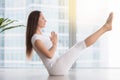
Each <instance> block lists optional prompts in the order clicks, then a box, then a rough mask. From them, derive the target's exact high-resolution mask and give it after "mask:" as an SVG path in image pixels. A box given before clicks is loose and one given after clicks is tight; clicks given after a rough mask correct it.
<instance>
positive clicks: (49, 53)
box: [35, 32, 57, 58]
mask: <svg viewBox="0 0 120 80" xmlns="http://www.w3.org/2000/svg"><path fill="white" fill-rule="evenodd" d="M51 41H52V43H53V46H52V47H51V48H50V49H49V50H48V49H47V48H46V47H45V45H44V44H43V43H42V42H41V41H40V40H36V41H35V47H36V48H37V50H39V51H40V52H42V53H43V54H44V55H45V56H47V57H48V58H52V57H53V55H54V53H55V51H56V48H57V35H56V33H55V32H51Z"/></svg>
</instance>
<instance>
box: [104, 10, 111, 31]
mask: <svg viewBox="0 0 120 80" xmlns="http://www.w3.org/2000/svg"><path fill="white" fill-rule="evenodd" d="M112 20H113V13H112V12H111V13H110V14H109V17H108V19H107V21H106V23H105V24H104V25H103V27H104V29H105V30H106V31H110V30H112Z"/></svg>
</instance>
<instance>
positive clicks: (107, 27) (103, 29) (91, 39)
mask: <svg viewBox="0 0 120 80" xmlns="http://www.w3.org/2000/svg"><path fill="white" fill-rule="evenodd" d="M112 19H113V13H110V14H109V17H108V19H107V21H106V23H105V24H104V25H103V26H102V27H101V28H100V29H99V30H98V31H96V32H95V33H93V34H92V35H91V36H89V37H88V38H86V39H85V43H86V46H87V47H89V46H91V45H92V44H93V43H95V42H96V40H97V39H98V38H99V37H100V36H101V35H103V34H104V33H105V32H107V31H110V30H112Z"/></svg>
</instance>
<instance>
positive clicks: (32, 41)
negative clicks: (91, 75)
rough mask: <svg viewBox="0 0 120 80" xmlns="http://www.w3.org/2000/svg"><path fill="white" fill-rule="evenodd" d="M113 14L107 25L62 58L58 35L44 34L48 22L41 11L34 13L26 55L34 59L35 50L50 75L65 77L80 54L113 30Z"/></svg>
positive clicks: (27, 32) (27, 35)
mask: <svg viewBox="0 0 120 80" xmlns="http://www.w3.org/2000/svg"><path fill="white" fill-rule="evenodd" d="M112 18H113V13H110V14H109V17H108V19H107V21H106V23H105V24H104V25H103V26H102V27H101V28H100V29H99V30H98V31H96V32H95V33H93V34H92V35H91V36H89V37H88V38H86V39H85V40H83V41H80V42H78V43H76V44H75V45H74V46H73V47H72V48H70V49H69V50H68V51H67V52H66V53H64V54H63V55H62V56H60V57H58V55H57V54H56V48H57V34H56V33H55V32H51V36H50V37H48V36H46V35H44V34H43V33H42V29H43V28H45V24H46V20H45V17H44V15H43V13H42V12H41V11H32V12H31V13H30V15H29V17H28V22H27V30H26V55H27V57H28V58H29V59H30V58H32V51H33V49H34V50H35V51H36V52H37V54H38V55H39V57H40V58H41V60H42V62H43V64H44V66H45V67H46V69H47V71H48V73H49V74H50V75H65V74H67V73H68V70H69V69H70V68H71V66H72V64H73V63H74V62H75V61H76V60H77V59H78V58H79V56H80V52H81V51H82V50H83V49H85V48H86V47H89V46H91V45H92V44H93V43H95V42H96V40H97V39H98V38H99V37H100V36H101V35H103V34H104V33H105V32H107V31H110V30H112Z"/></svg>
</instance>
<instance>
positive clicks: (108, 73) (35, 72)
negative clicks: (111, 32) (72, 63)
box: [0, 69, 120, 80]
mask: <svg viewBox="0 0 120 80" xmlns="http://www.w3.org/2000/svg"><path fill="white" fill-rule="evenodd" d="M0 80H120V69H72V70H70V71H69V75H65V76H49V75H48V73H47V71H46V70H45V69H42V70H41V69H0Z"/></svg>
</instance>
